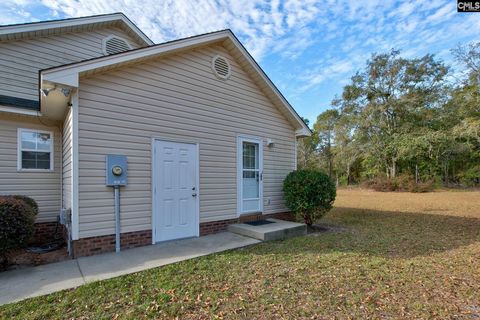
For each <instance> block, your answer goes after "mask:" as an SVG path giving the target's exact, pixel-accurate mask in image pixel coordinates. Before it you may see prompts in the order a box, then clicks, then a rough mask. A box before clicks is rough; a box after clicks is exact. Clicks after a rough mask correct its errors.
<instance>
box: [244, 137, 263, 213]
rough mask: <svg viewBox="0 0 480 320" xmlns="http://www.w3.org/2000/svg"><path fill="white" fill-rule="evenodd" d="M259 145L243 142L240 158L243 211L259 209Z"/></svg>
mask: <svg viewBox="0 0 480 320" xmlns="http://www.w3.org/2000/svg"><path fill="white" fill-rule="evenodd" d="M258 148H259V145H258V143H253V142H243V145H242V149H243V158H242V202H243V203H242V204H243V206H242V207H243V210H242V211H243V212H250V211H257V210H259V209H260V201H259V200H260V161H259V149H258Z"/></svg>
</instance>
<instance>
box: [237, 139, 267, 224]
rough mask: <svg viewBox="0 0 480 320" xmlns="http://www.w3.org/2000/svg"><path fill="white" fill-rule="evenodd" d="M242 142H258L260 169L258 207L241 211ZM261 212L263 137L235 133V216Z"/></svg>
mask: <svg viewBox="0 0 480 320" xmlns="http://www.w3.org/2000/svg"><path fill="white" fill-rule="evenodd" d="M243 142H251V143H257V144H258V167H259V171H260V176H261V177H260V181H259V186H258V189H259V191H258V197H259V208H258V210H251V211H242V209H243V174H242V170H243ZM252 213H262V214H263V139H262V138H259V137H253V136H248V135H242V134H239V135H237V217H240V216H241V215H244V214H252Z"/></svg>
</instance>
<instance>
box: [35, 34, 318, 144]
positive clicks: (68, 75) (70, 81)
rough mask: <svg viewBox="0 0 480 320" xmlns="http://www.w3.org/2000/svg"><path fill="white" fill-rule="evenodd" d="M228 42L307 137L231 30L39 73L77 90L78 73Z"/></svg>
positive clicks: (298, 133)
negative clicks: (239, 53)
mask: <svg viewBox="0 0 480 320" xmlns="http://www.w3.org/2000/svg"><path fill="white" fill-rule="evenodd" d="M227 39H228V40H230V41H231V42H232V43H233V44H234V45H235V47H236V48H237V49H238V50H239V51H240V52H241V53H242V56H243V57H244V58H245V59H246V60H247V61H248V62H249V64H250V65H251V66H252V67H253V69H254V70H255V71H256V72H257V74H258V75H259V76H260V78H261V79H262V80H263V81H264V83H265V84H266V85H267V87H268V89H269V90H271V91H272V92H273V93H274V94H275V96H276V97H278V99H279V101H280V102H281V104H282V107H283V108H285V110H287V112H288V113H289V114H290V115H291V116H292V118H293V119H295V120H296V121H295V122H296V123H297V125H296V126H295V128H296V129H297V131H296V136H297V137H304V136H310V135H311V131H310V129H309V128H308V126H307V125H306V124H305V122H303V120H302V119H301V118H300V116H299V115H298V114H297V113H296V112H295V110H294V109H293V107H292V106H291V105H290V103H288V101H287V100H286V99H285V97H283V95H282V94H281V93H280V91H279V90H278V89H277V88H276V87H275V85H274V84H273V83H272V81H271V80H270V79H269V78H268V77H267V75H266V74H265V73H264V72H263V70H262V69H261V68H260V67H259V65H258V64H257V63H256V62H255V60H253V58H252V57H251V56H250V54H249V53H248V52H247V50H246V49H245V48H244V47H243V46H242V44H241V43H240V42H239V41H238V39H237V38H236V37H235V36H234V35H233V33H232V32H231V31H230V30H223V31H218V32H214V33H209V34H205V35H200V36H195V37H191V38H185V39H181V40H176V41H171V42H166V43H163V44H159V45H155V46H151V47H146V48H142V49H137V50H132V51H127V52H123V53H119V54H115V55H111V56H105V57H100V58H95V59H91V60H87V61H83V62H77V63H73V64H69V65H64V66H59V67H54V68H51V69H46V70H43V71H41V80H42V83H43V81H50V82H55V83H60V84H64V85H68V86H72V87H78V83H79V82H78V77H79V75H80V74H81V73H83V72H87V71H91V70H95V69H99V68H105V67H109V66H113V65H116V64H121V63H126V62H129V61H133V60H137V59H142V58H143V59H145V58H149V57H151V56H152V57H153V56H157V55H161V54H165V53H169V52H171V51H175V50H180V49H187V48H189V47H195V46H198V45H206V44H209V43H214V42H218V41H224V40H227Z"/></svg>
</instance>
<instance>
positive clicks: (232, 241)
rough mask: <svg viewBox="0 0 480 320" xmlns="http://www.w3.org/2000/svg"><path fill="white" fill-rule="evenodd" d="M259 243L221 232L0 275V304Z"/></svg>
mask: <svg viewBox="0 0 480 320" xmlns="http://www.w3.org/2000/svg"><path fill="white" fill-rule="evenodd" d="M259 242H260V241H259V240H256V239H252V238H247V237H243V236H241V235H238V234H234V233H231V232H222V233H217V234H213V235H208V236H204V237H200V238H192V239H184V240H176V241H171V242H165V243H161V244H157V245H152V246H146V247H140V248H135V249H129V250H125V251H122V252H120V253H106V254H101V255H96V256H91V257H83V258H78V259H75V260H67V261H62V262H57V263H52V264H47V265H43V266H38V267H31V268H25V269H18V270H12V271H6V272H2V273H0V305H2V304H6V303H10V302H15V301H19V300H23V299H26V298H30V297H35V296H40V295H44V294H48V293H52V292H56V291H60V290H64V289H70V288H75V287H78V286H81V285H83V284H86V283H88V282H92V281H97V280H103V279H109V278H113V277H117V276H120V275H124V274H129V273H133V272H137V271H142V270H146V269H151V268H155V267H159V266H163V265H166V264H170V263H174V262H178V261H182V260H187V259H191V258H195V257H200V256H205V255H208V254H211V253H214V252H220V251H224V250H229V249H235V248H240V247H244V246H248V245H252V244H255V243H259Z"/></svg>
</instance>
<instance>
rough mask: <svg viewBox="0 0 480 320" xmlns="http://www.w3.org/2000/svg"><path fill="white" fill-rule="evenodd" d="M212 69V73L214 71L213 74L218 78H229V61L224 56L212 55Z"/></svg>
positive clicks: (230, 71)
mask: <svg viewBox="0 0 480 320" xmlns="http://www.w3.org/2000/svg"><path fill="white" fill-rule="evenodd" d="M212 69H213V73H215V75H216V76H217V77H218V78H220V79H228V78H230V74H231V73H232V70H231V69H232V68H231V67H230V63H229V62H228V60H227V59H226V58H224V57H222V56H215V57H213V59H212Z"/></svg>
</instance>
